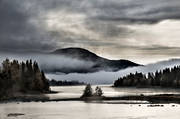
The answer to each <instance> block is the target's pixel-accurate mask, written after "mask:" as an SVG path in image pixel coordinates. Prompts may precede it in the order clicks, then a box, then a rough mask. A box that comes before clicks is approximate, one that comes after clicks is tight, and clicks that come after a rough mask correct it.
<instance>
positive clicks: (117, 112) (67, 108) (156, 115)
mask: <svg viewBox="0 0 180 119" xmlns="http://www.w3.org/2000/svg"><path fill="white" fill-rule="evenodd" d="M9 113H23V114H25V115H22V116H17V117H14V118H13V117H8V116H7V115H8V114H9ZM179 114H180V105H176V104H175V105H174V104H166V105H164V106H163V107H161V106H160V107H149V106H148V104H141V105H139V104H104V103H85V102H71V101H67V102H46V103H40V102H31V103H20V104H17V103H8V104H0V119H179V118H180V115H179Z"/></svg>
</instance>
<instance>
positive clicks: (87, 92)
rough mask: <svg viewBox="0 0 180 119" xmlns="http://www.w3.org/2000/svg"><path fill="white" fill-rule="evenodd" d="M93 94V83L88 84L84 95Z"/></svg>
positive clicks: (89, 95)
mask: <svg viewBox="0 0 180 119" xmlns="http://www.w3.org/2000/svg"><path fill="white" fill-rule="evenodd" d="M91 96H93V90H92V88H91V85H90V84H87V85H86V87H85V90H84V92H83V95H82V97H91Z"/></svg>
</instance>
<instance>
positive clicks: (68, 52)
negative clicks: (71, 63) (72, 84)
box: [46, 48, 139, 73]
mask: <svg viewBox="0 0 180 119" xmlns="http://www.w3.org/2000/svg"><path fill="white" fill-rule="evenodd" d="M50 54H53V55H57V56H64V57H68V58H71V59H77V60H80V61H84V62H87V63H88V62H91V63H93V65H92V67H89V68H88V69H87V68H84V69H79V68H78V67H77V68H76V70H75V69H73V70H72V69H66V70H65V69H64V70H63V69H56V70H57V71H56V72H64V73H73V72H78V73H88V72H98V71H101V70H104V71H118V70H121V69H125V68H127V67H133V66H139V64H136V63H134V62H131V61H129V60H109V59H106V58H103V57H100V56H98V55H96V54H95V53H92V52H90V51H89V50H86V49H83V48H64V49H58V50H56V51H54V52H51V53H50ZM46 71H47V72H48V70H46Z"/></svg>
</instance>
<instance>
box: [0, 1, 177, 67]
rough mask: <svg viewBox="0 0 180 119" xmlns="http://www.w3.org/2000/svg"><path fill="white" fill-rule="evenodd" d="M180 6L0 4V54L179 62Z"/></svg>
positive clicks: (146, 3)
mask: <svg viewBox="0 0 180 119" xmlns="http://www.w3.org/2000/svg"><path fill="white" fill-rule="evenodd" d="M179 26H180V0H0V51H2V52H5V51H6V52H7V51H8V52H14V51H24V52H26V51H42V52H50V51H53V50H55V49H59V48H67V47H81V48H86V49H88V50H90V51H92V52H94V53H96V54H98V55H100V56H103V57H106V58H109V59H129V60H131V61H134V62H137V63H141V64H147V63H151V62H156V61H159V60H164V59H169V58H179V57H180V53H179V52H180V27H179Z"/></svg>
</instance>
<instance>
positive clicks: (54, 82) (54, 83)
mask: <svg viewBox="0 0 180 119" xmlns="http://www.w3.org/2000/svg"><path fill="white" fill-rule="evenodd" d="M49 85H50V86H76V85H85V83H84V82H79V81H57V80H54V79H52V80H51V81H49Z"/></svg>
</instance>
